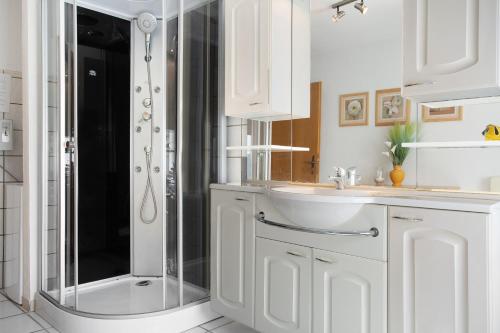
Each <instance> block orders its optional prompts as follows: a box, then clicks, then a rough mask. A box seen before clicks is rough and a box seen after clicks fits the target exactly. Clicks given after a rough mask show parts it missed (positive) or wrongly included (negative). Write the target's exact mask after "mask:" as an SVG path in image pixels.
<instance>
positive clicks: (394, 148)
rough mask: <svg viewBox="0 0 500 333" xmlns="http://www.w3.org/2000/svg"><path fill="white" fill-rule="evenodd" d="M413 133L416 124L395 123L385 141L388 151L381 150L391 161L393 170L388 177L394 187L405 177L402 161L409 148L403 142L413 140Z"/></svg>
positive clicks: (399, 184)
mask: <svg viewBox="0 0 500 333" xmlns="http://www.w3.org/2000/svg"><path fill="white" fill-rule="evenodd" d="M415 133H416V125H415V124H414V123H407V124H405V125H401V124H395V125H394V126H392V127H391V129H390V130H389V136H388V141H387V142H386V143H385V144H386V146H387V148H388V151H386V152H383V154H384V155H386V156H387V157H389V158H390V160H391V162H392V165H393V170H392V171H391V173H390V177H391V180H392V184H393V186H395V187H399V186H401V184H402V183H403V180H404V178H405V172H404V170H403V163H404V161H405V159H406V157H408V153H409V152H410V148H404V147H403V143H405V142H413V140H414V139H415Z"/></svg>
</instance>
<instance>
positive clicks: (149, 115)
mask: <svg viewBox="0 0 500 333" xmlns="http://www.w3.org/2000/svg"><path fill="white" fill-rule="evenodd" d="M142 119H143V120H145V121H148V120H150V119H151V113H149V112H144V113H143V114H142Z"/></svg>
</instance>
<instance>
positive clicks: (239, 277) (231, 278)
mask: <svg viewBox="0 0 500 333" xmlns="http://www.w3.org/2000/svg"><path fill="white" fill-rule="evenodd" d="M211 201H212V209H211V211H212V212H211V214H212V222H211V252H212V255H211V261H212V262H211V267H212V269H211V298H212V299H211V306H212V309H213V310H214V311H216V312H217V313H220V314H222V315H225V316H227V317H229V318H231V319H234V320H237V321H238V322H240V323H243V324H245V325H247V326H250V327H252V326H253V321H254V276H255V271H254V262H255V259H254V258H255V257H254V252H255V219H254V195H253V194H251V193H241V192H232V191H218V190H212V200H211Z"/></svg>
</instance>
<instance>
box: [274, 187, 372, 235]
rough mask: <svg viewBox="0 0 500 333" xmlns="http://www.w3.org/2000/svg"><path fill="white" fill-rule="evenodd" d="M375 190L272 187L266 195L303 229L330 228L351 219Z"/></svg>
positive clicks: (370, 198) (284, 214)
mask: <svg viewBox="0 0 500 333" xmlns="http://www.w3.org/2000/svg"><path fill="white" fill-rule="evenodd" d="M376 194H377V192H376V191H365V190H353V189H346V190H341V191H339V190H336V189H329V188H320V187H292V186H285V187H274V188H271V189H270V190H269V191H268V192H267V195H268V196H269V199H270V201H271V203H272V205H273V206H274V207H275V208H276V210H277V211H278V212H279V213H280V214H281V215H283V217H285V218H287V219H288V220H289V221H290V222H293V223H294V224H296V225H299V226H301V227H305V228H316V229H332V228H334V227H336V226H340V225H342V224H344V223H346V222H347V221H349V220H350V219H352V218H353V217H354V216H355V215H356V214H357V213H358V212H359V211H360V210H361V208H362V207H363V206H364V205H365V204H369V203H373V202H374V201H375V200H374V196H375V195H376Z"/></svg>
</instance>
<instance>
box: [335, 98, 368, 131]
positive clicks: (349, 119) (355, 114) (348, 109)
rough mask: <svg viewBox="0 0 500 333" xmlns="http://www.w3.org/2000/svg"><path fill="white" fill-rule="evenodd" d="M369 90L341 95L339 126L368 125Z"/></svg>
mask: <svg viewBox="0 0 500 333" xmlns="http://www.w3.org/2000/svg"><path fill="white" fill-rule="evenodd" d="M368 110H369V94H368V92H362V93H355V94H346V95H340V99H339V126H341V127H345V126H366V125H368Z"/></svg>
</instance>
